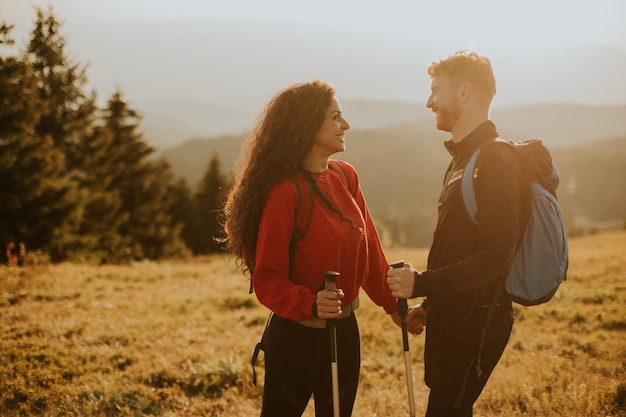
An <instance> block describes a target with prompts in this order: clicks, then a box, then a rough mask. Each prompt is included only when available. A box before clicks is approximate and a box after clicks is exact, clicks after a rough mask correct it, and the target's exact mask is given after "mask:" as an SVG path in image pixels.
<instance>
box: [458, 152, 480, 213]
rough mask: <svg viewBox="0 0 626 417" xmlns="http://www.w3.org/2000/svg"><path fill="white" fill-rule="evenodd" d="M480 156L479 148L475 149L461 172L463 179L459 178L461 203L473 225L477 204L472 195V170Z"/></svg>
mask: <svg viewBox="0 0 626 417" xmlns="http://www.w3.org/2000/svg"><path fill="white" fill-rule="evenodd" d="M479 154H480V148H478V149H476V150H475V151H474V153H473V154H472V157H471V158H470V160H469V162H468V163H467V166H466V167H465V170H464V171H463V177H462V178H461V194H462V197H463V203H464V204H465V210H467V214H469V217H470V219H472V221H473V222H474V224H478V222H477V221H476V212H477V211H478V203H477V202H476V193H474V169H475V167H476V160H477V159H478V155H479Z"/></svg>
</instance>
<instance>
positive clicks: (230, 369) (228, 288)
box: [0, 231, 626, 417]
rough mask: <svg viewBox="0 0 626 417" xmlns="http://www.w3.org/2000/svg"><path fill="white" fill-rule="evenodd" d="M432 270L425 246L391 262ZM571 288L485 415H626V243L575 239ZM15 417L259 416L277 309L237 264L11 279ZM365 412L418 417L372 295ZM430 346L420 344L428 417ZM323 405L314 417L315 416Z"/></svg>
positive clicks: (524, 333)
mask: <svg viewBox="0 0 626 417" xmlns="http://www.w3.org/2000/svg"><path fill="white" fill-rule="evenodd" d="M387 254H388V258H389V259H390V260H393V259H398V258H404V259H406V260H408V261H411V262H412V263H413V264H414V265H416V266H421V267H423V266H424V264H425V260H426V255H427V252H426V251H424V250H389V251H387ZM570 258H571V260H570V270H569V276H568V279H567V281H566V282H565V283H564V284H563V285H562V286H561V288H560V290H559V292H558V293H557V295H556V296H555V298H554V299H553V300H552V301H551V302H550V303H548V304H545V305H542V306H536V307H530V308H525V307H516V316H517V321H516V324H515V326H514V329H513V334H512V338H511V341H510V343H509V345H508V347H507V350H506V351H505V354H504V356H503V358H502V360H501V363H500V365H499V366H498V367H497V368H496V370H495V372H494V374H493V376H492V378H491V380H490V381H489V383H488V384H487V387H486V388H485V391H484V393H483V395H482V396H481V398H480V399H479V401H478V402H477V404H476V407H475V415H476V416H485V417H492V416H537V417H539V416H541V417H552V416H555V417H556V416H559V417H597V416H626V232H625V231H621V232H611V233H603V234H597V235H589V236H583V237H577V238H575V239H571V240H570ZM0 289H1V294H0V323H1V326H2V337H1V339H2V341H1V344H0V415H2V416H39V415H41V416H144V415H145V416H149V415H154V416H211V417H217V416H255V415H258V414H259V410H260V398H261V392H262V385H263V384H262V380H263V379H262V378H263V367H262V361H261V364H260V366H257V371H258V373H259V381H260V383H259V386H258V387H255V386H253V385H252V384H251V377H252V372H251V368H250V365H249V360H250V354H251V352H252V349H253V347H254V345H255V344H256V342H257V341H258V338H259V337H260V335H261V333H262V331H263V326H264V325H265V320H266V318H267V311H266V310H265V309H264V308H263V307H262V306H261V305H259V303H258V302H257V301H256V299H255V297H254V296H253V295H248V292H247V290H248V281H247V279H246V278H245V277H244V276H243V275H241V274H240V273H239V272H238V271H236V270H235V268H234V265H233V262H232V261H231V260H230V259H229V258H228V257H226V256H213V257H208V258H204V259H202V260H195V261H193V262H189V263H183V262H163V263H137V264H134V265H131V266H90V265H72V264H61V265H51V266H37V267H28V268H15V267H0ZM361 299H362V303H361V308H360V309H359V310H358V311H357V316H358V317H359V323H360V328H361V334H362V356H363V365H362V371H361V384H360V387H359V394H358V396H357V400H356V404H355V411H354V416H356V417H360V416H362V417H366V416H369V417H373V416H377V417H383V416H385V417H386V416H402V415H408V406H407V394H406V384H405V379H404V378H405V376H404V361H403V356H402V343H401V333H400V330H399V329H398V328H397V327H396V326H394V325H393V324H392V322H391V320H390V319H389V318H388V317H387V316H385V315H384V313H383V311H382V309H380V308H378V307H376V306H375V305H374V304H373V303H372V302H371V301H369V299H368V298H367V296H365V295H363V296H362V297H361ZM423 344H424V340H423V336H417V337H414V338H411V355H412V359H413V378H414V385H415V399H416V406H417V410H418V415H423V411H424V409H425V406H426V399H427V395H428V391H427V388H426V387H425V386H424V384H423V382H422V375H423V366H422V363H421V359H422V354H423ZM313 415H314V413H313V409H312V404H310V407H309V408H308V409H307V411H306V412H305V416H308V417H311V416H313Z"/></svg>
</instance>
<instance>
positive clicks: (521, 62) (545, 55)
mask: <svg viewBox="0 0 626 417" xmlns="http://www.w3.org/2000/svg"><path fill="white" fill-rule="evenodd" d="M48 5H51V6H52V8H53V11H54V13H55V16H56V17H57V18H58V19H59V20H61V21H64V22H65V23H64V26H63V33H62V34H63V36H64V37H65V39H66V41H67V48H68V51H69V53H70V55H71V56H72V57H73V58H74V59H75V60H76V61H77V62H79V63H82V64H87V63H88V64H89V68H88V73H87V74H88V79H89V82H90V84H91V85H92V86H93V88H94V89H95V90H96V91H97V93H98V97H99V99H101V100H102V99H105V98H106V97H107V96H108V95H110V94H111V92H112V91H114V90H115V89H116V88H120V89H122V91H124V92H125V94H126V95H127V97H128V98H129V99H130V100H148V99H171V98H178V99H185V100H196V101H202V102H206V103H213V104H215V105H230V106H232V105H235V104H236V103H242V102H245V103H246V104H247V105H248V106H250V107H258V106H259V105H260V103H262V102H264V101H265V100H266V99H267V98H268V96H269V95H270V94H272V93H273V92H275V91H276V90H277V89H279V88H282V87H285V86H287V85H289V84H291V83H293V82H299V81H308V80H310V79H317V78H319V79H323V80H325V81H328V82H330V83H331V84H333V85H334V86H335V87H336V88H337V91H338V94H340V96H341V97H343V98H349V99H357V98H366V99H381V100H393V101H403V102H417V103H422V102H424V100H425V99H426V98H427V92H428V89H429V80H428V77H427V76H426V72H425V70H426V68H427V66H428V65H429V63H430V62H432V61H434V60H437V59H440V58H443V57H445V56H447V55H449V54H451V53H453V52H454V51H456V50H459V49H468V50H474V51H477V52H479V53H480V54H484V55H487V56H489V57H490V58H491V60H492V63H493V65H494V69H495V71H496V77H497V80H498V94H497V96H496V100H495V102H494V106H508V105H512V104H524V103H531V104H532V103H545V102H571V103H579V104H591V105H606V104H609V105H612V104H624V103H626V83H624V82H623V74H625V73H626V25H625V24H624V16H626V2H624V1H622V0H597V1H566V0H555V1H545V0H530V1H525V2H508V1H498V0H476V1H465V0H458V1H437V2H428V3H426V2H421V1H415V0H387V1H384V2H383V1H368V0H340V1H337V0H334V1H329V0H317V1H293V0H265V1H256V0H229V1H213V0H209V1H206V0H176V1H174V0H169V1H165V0H133V1H128V0H107V1H98V0H52V1H44V0H0V20H4V21H5V22H6V23H9V24H15V29H14V32H13V34H14V37H16V38H17V40H18V45H20V46H22V47H23V45H24V44H25V42H26V41H27V39H28V34H29V32H30V31H31V30H32V26H33V22H34V19H35V11H34V6H39V7H43V8H44V9H45V8H47V7H48Z"/></svg>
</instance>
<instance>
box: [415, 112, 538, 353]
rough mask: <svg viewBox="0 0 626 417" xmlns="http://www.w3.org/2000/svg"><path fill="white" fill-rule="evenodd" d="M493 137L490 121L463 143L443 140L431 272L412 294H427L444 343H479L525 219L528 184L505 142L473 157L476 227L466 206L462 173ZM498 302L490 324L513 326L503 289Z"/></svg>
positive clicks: (431, 319) (434, 325)
mask: <svg viewBox="0 0 626 417" xmlns="http://www.w3.org/2000/svg"><path fill="white" fill-rule="evenodd" d="M496 137H498V133H497V131H496V128H495V126H494V124H493V123H492V122H491V121H487V122H485V123H483V124H481V125H480V126H479V127H477V128H476V129H475V130H474V131H473V132H472V133H470V134H469V135H468V136H467V137H465V138H464V139H463V140H462V141H461V142H459V143H453V142H452V141H447V142H445V146H446V148H447V149H448V151H449V152H450V153H451V155H452V157H453V160H452V162H451V164H450V166H449V168H448V170H447V172H446V174H445V177H444V182H443V189H442V191H441V195H440V197H439V205H438V221H437V228H436V230H435V233H434V237H433V244H432V247H431V250H430V253H429V256H428V267H427V270H426V271H424V272H423V274H422V275H421V277H419V278H418V279H417V280H416V282H415V288H414V294H413V296H414V297H415V296H427V297H428V298H427V309H428V326H427V327H428V328H429V329H430V330H434V329H435V328H436V329H437V331H436V332H434V333H440V332H443V335H444V336H445V337H446V338H447V339H459V340H478V339H479V338H480V332H481V329H482V324H483V321H484V318H485V315H486V310H487V309H486V308H485V306H486V305H488V304H490V303H491V302H492V299H493V296H494V291H495V290H496V288H497V286H498V285H502V283H503V280H504V278H505V277H506V275H507V273H508V270H509V269H510V267H511V264H512V262H513V259H514V257H515V251H516V247H517V242H518V240H519V239H520V235H521V233H522V232H523V229H524V225H525V222H526V219H527V216H528V209H527V207H528V204H523V203H522V202H528V201H529V198H530V196H529V191H528V181H527V180H526V179H525V178H526V176H525V173H524V171H523V169H522V166H521V163H520V160H519V157H518V155H517V153H516V150H515V149H514V148H513V147H512V146H510V145H509V144H506V143H503V144H499V143H498V144H494V145H491V146H488V147H486V148H484V149H483V150H481V155H480V157H479V158H478V161H477V165H476V168H477V171H475V172H477V180H476V182H475V186H474V189H475V192H476V200H477V203H478V213H477V220H478V225H476V224H474V223H473V222H472V220H471V219H470V217H469V215H468V213H467V211H466V209H465V206H464V204H463V200H462V196H461V177H462V175H463V170H464V168H465V166H466V165H467V163H468V162H469V159H470V157H471V156H472V154H473V152H474V151H475V150H476V149H477V148H478V147H479V146H481V144H484V143H485V142H486V141H493V140H494V139H495V138H496ZM500 304H501V307H500V308H499V309H498V312H497V314H496V317H494V322H493V325H495V326H498V325H499V324H498V323H501V324H502V325H503V326H505V327H506V326H509V328H510V325H511V324H512V320H513V315H512V307H511V302H510V301H509V300H508V298H507V296H506V293H505V291H502V292H501V296H500ZM430 333H433V332H430ZM440 334H441V333H440ZM427 343H428V342H427Z"/></svg>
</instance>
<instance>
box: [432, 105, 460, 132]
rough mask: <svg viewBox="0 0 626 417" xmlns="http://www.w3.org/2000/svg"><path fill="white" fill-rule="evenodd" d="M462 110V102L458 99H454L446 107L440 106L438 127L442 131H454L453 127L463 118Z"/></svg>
mask: <svg viewBox="0 0 626 417" xmlns="http://www.w3.org/2000/svg"><path fill="white" fill-rule="evenodd" d="M461 112H462V111H461V104H460V103H459V102H458V100H453V101H452V102H451V103H450V104H449V105H448V106H446V107H445V108H439V115H438V117H437V129H439V130H441V131H442V132H452V129H453V128H454V126H455V125H456V123H457V122H458V121H459V119H460V118H461Z"/></svg>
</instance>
